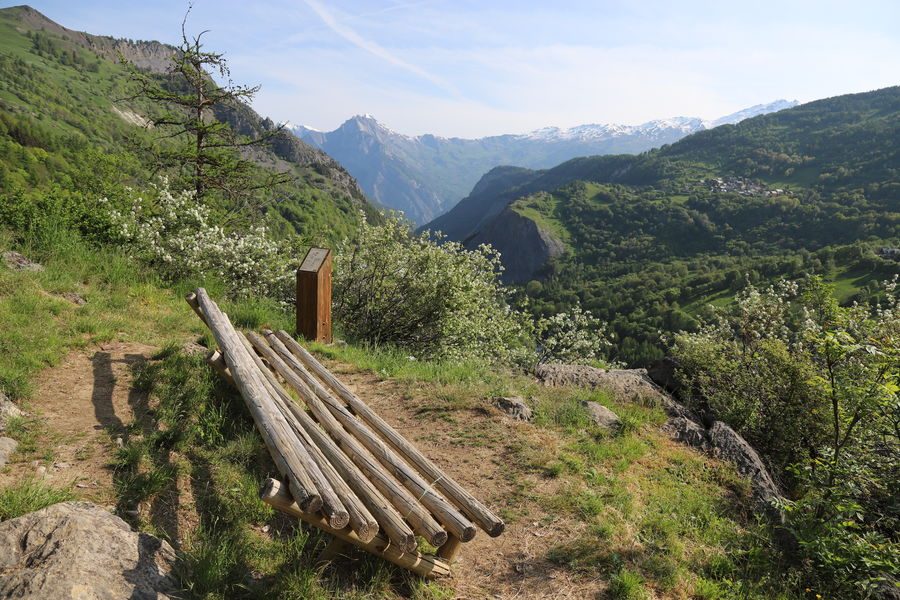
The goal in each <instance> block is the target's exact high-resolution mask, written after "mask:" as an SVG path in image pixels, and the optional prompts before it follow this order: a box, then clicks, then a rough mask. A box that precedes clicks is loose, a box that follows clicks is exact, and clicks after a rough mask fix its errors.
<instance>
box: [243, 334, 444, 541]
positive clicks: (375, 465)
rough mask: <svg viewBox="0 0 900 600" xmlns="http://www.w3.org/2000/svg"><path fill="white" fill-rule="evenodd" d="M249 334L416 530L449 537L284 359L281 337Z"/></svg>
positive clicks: (437, 537)
mask: <svg viewBox="0 0 900 600" xmlns="http://www.w3.org/2000/svg"><path fill="white" fill-rule="evenodd" d="M247 337H248V339H249V340H250V342H251V343H252V344H253V346H254V347H255V348H256V349H257V350H259V352H260V353H261V354H262V355H263V356H264V357H265V358H266V360H267V361H268V363H269V365H271V366H272V368H274V369H275V370H276V371H277V372H278V374H279V375H281V376H282V377H283V378H284V379H285V381H287V382H288V384H289V385H290V386H291V387H293V388H294V389H295V390H296V391H297V393H298V394H299V395H300V397H301V399H302V400H303V401H304V402H305V403H306V405H307V406H309V408H310V410H311V411H312V413H313V415H315V417H316V419H317V420H318V421H319V423H320V424H321V425H322V427H323V428H324V429H325V430H326V431H327V432H328V433H329V434H330V435H331V437H332V438H333V439H334V441H336V442H337V443H338V445H339V446H340V448H341V449H342V450H343V451H344V453H345V454H346V455H347V456H349V457H350V459H351V460H352V461H353V462H354V463H355V464H356V466H357V467H359V469H360V470H361V471H362V472H363V473H364V474H365V475H366V476H367V477H368V478H369V480H371V481H372V483H374V484H375V487H376V488H378V491H380V492H381V493H382V494H383V495H384V496H385V497H386V498H387V499H388V500H390V501H391V503H392V504H393V506H394V507H395V508H396V509H397V511H398V512H399V513H400V514H401V515H403V517H404V518H405V519H406V520H407V521H408V522H409V523H410V525H412V526H413V529H414V530H415V531H416V533H418V534H420V535H421V536H422V537H424V538H425V539H426V540H428V543H430V544H431V545H433V546H440V545H441V544H443V543H444V542H445V541H447V532H446V531H444V529H443V528H442V527H441V526H440V524H438V523H437V521H435V520H434V518H433V517H432V516H431V514H430V513H429V512H428V511H427V510H426V509H425V508H424V507H423V506H422V505H421V504H420V503H419V502H418V501H417V499H416V498H415V497H414V496H413V495H412V494H411V493H410V492H409V491H407V489H406V488H405V487H403V485H401V484H400V483H399V482H398V481H397V480H396V479H394V478H393V477H392V476H391V475H390V474H389V473H388V472H387V471H386V470H385V469H384V467H383V466H382V465H381V463H380V462H379V461H378V459H376V458H375V457H374V456H373V455H372V453H371V452H369V451H368V450H366V448H365V447H364V446H363V445H362V444H361V443H360V442H359V441H358V440H357V439H356V438H354V437H353V436H352V435H351V434H350V433H348V432H347V431H346V430H345V429H344V428H343V427H342V426H341V424H340V423H339V422H338V421H337V420H336V419H335V418H334V416H332V414H331V412H330V411H329V410H328V408H327V407H326V406H325V404H324V403H323V402H322V401H321V400H319V398H317V396H316V393H315V392H313V391H312V390H310V387H309V383H313V384H315V385H318V383H317V382H315V380H311V381H304V380H303V379H301V378H300V377H298V375H299V374H298V373H297V372H296V371H295V369H293V368H292V367H291V366H288V365H287V364H286V363H285V362H284V360H283V359H284V358H292V357H291V354H290V352H288V351H287V349H286V348H284V346H283V344H281V343H280V342H279V341H278V339H276V338H274V337H271V338H268V341H269V342H272V343H273V347H270V346H269V344H268V343H267V340H266V339H263V338H261V337H260V336H258V335H256V334H255V333H248V335H247ZM279 346H280V348H279ZM279 350H280V352H279ZM320 387H321V386H320Z"/></svg>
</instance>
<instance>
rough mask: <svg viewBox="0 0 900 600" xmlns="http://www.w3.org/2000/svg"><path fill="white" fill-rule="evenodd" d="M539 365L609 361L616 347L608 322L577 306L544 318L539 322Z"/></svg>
mask: <svg viewBox="0 0 900 600" xmlns="http://www.w3.org/2000/svg"><path fill="white" fill-rule="evenodd" d="M536 329H537V334H538V339H539V346H538V355H537V359H538V364H541V363H545V362H564V363H572V364H578V363H596V362H604V363H605V362H606V357H607V354H608V352H609V350H610V348H612V342H611V341H610V340H609V332H608V331H607V326H606V323H604V322H603V321H602V320H600V319H598V318H596V317H594V316H593V315H592V314H591V313H590V311H587V310H582V309H581V307H580V306H575V307H574V308H573V309H572V311H571V312H562V313H557V314H555V315H552V316H550V317H542V318H541V319H539V320H538V322H537V327H536Z"/></svg>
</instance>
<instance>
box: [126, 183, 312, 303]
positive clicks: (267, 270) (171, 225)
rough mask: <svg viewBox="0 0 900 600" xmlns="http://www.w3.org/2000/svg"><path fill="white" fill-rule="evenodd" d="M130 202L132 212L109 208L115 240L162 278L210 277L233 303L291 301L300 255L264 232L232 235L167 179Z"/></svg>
mask: <svg viewBox="0 0 900 600" xmlns="http://www.w3.org/2000/svg"><path fill="white" fill-rule="evenodd" d="M131 200H132V201H131V210H130V211H125V212H123V211H119V210H116V209H114V208H110V211H109V212H110V218H111V221H112V223H113V226H112V230H113V235H114V237H117V238H118V240H117V241H119V242H120V243H122V244H124V245H125V246H126V247H127V248H129V250H130V251H131V253H132V254H133V255H135V256H137V257H139V258H141V259H143V260H145V261H147V262H148V263H149V264H150V265H151V266H153V267H154V268H155V269H156V270H157V271H158V272H159V273H160V274H161V275H162V276H163V277H166V278H168V279H172V280H174V279H182V278H188V277H197V276H209V275H212V276H216V277H219V278H220V279H221V280H222V281H224V282H225V284H226V285H227V286H228V287H229V290H230V292H231V295H232V296H234V297H249V296H263V297H272V298H276V299H278V300H281V301H283V302H288V301H291V299H292V298H293V287H292V286H293V281H294V278H293V268H292V264H291V261H290V260H289V257H291V256H295V255H296V254H295V253H294V252H292V250H291V249H289V248H287V247H286V243H284V242H278V241H275V240H273V239H272V238H271V237H270V236H269V235H268V232H267V230H266V228H265V227H256V228H254V229H251V230H249V231H228V230H226V229H225V228H223V227H222V226H220V225H217V224H216V223H215V220H214V217H213V214H212V211H211V210H210V208H209V207H208V206H206V205H205V204H203V203H200V202H198V201H197V200H196V198H195V194H194V192H193V191H187V190H184V191H181V192H173V191H172V190H170V189H169V186H168V181H167V180H165V179H163V180H162V182H161V185H159V186H154V188H153V193H152V194H148V195H137V194H135V195H134V196H133V197H132V199H131Z"/></svg>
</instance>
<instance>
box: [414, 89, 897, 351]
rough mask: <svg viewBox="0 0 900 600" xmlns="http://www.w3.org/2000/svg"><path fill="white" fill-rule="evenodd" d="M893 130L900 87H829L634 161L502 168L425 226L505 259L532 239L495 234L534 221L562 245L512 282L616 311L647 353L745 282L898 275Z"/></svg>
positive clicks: (550, 304)
mask: <svg viewBox="0 0 900 600" xmlns="http://www.w3.org/2000/svg"><path fill="white" fill-rule="evenodd" d="M898 139H900V88H896V87H895V88H887V89H883V90H879V91H875V92H869V93H865V94H854V95H849V96H841V97H837V98H830V99H826V100H820V101H817V102H811V103H809V104H806V105H803V106H800V107H796V108H792V109H789V110H785V111H781V112H778V113H774V114H770V115H765V116H760V117H756V118H753V119H749V120H747V121H744V122H742V123H740V124H738V125H725V126H722V127H718V128H716V129H713V130H710V131H704V132H701V133H697V134H694V135H692V136H689V137H687V138H685V139H684V140H682V141H680V142H678V143H676V144H673V145H671V146H666V147H663V148H661V149H659V150H656V151H652V152H648V153H645V154H642V155H640V156H636V157H630V156H598V157H588V158H580V159H574V160H571V161H568V162H566V163H563V164H561V165H559V166H558V167H555V168H553V169H549V170H546V171H527V170H516V171H512V170H509V169H503V170H499V169H498V170H495V171H492V172H491V173H488V174H487V175H486V176H485V177H484V179H483V180H482V183H479V185H478V186H476V188H475V189H474V190H473V192H472V194H471V195H470V196H469V198H467V199H466V200H464V201H463V202H461V203H460V204H459V205H458V206H457V207H456V208H455V209H454V210H453V211H451V212H450V213H448V214H447V215H445V216H444V217H442V218H440V219H437V220H436V221H434V222H433V223H432V224H430V225H429V227H431V228H433V229H438V230H442V231H444V232H446V233H447V234H448V235H449V236H450V238H451V239H456V240H465V241H467V242H468V243H469V244H470V245H473V244H476V243H484V242H490V243H494V245H495V246H497V248H498V249H499V250H500V252H501V254H506V255H508V256H510V255H514V254H518V253H520V252H522V251H523V246H522V245H523V244H526V245H527V244H529V243H535V240H534V239H532V240H523V239H516V240H506V239H503V238H502V237H500V238H497V239H494V238H492V237H491V235H485V232H486V231H489V230H490V231H495V232H496V231H500V232H502V231H504V230H505V227H504V226H503V223H504V222H505V221H507V220H509V221H510V222H512V220H517V219H518V218H519V217H522V216H524V217H526V218H528V219H531V220H533V221H534V222H535V223H536V224H537V226H538V228H539V229H541V230H542V231H544V232H546V233H547V235H550V236H551V237H553V238H554V239H557V240H559V241H560V242H561V243H563V244H564V245H565V248H566V251H565V252H563V253H562V254H561V255H559V256H552V255H551V254H549V253H548V254H547V255H546V256H545V257H544V260H543V261H539V262H538V263H536V264H535V266H534V268H532V269H530V270H524V271H523V270H521V269H514V270H513V271H512V272H511V273H508V280H510V281H511V282H513V283H519V284H522V285H524V286H525V291H526V292H527V295H528V296H529V297H530V300H531V304H532V307H533V309H534V310H535V311H536V312H538V313H552V312H554V311H556V310H561V309H565V308H566V307H567V306H570V305H572V304H574V303H576V302H580V303H582V304H583V305H584V306H585V307H587V308H589V309H591V310H593V311H594V312H596V313H597V314H599V315H600V316H601V317H602V318H604V319H607V320H609V322H610V323H612V324H613V326H614V329H615V330H616V332H617V334H618V336H619V349H620V357H621V358H622V359H624V360H626V361H628V362H629V363H633V364H639V363H643V362H646V361H648V360H650V359H652V358H654V357H656V356H659V355H660V350H659V349H658V341H659V338H660V334H661V333H665V332H674V331H678V330H680V329H689V330H690V329H692V328H694V327H695V326H696V320H695V318H696V317H697V316H698V313H700V312H701V311H702V310H703V309H704V307H705V306H706V305H707V303H709V302H713V303H716V302H720V303H721V302H727V301H728V299H729V298H730V297H731V296H733V294H734V291H736V290H738V289H740V288H741V287H743V286H744V285H745V284H746V282H747V281H750V282H760V281H764V280H770V279H774V278H777V277H780V276H788V277H795V276H800V275H801V274H821V275H823V276H824V277H825V278H826V279H827V280H829V281H833V282H835V283H836V284H837V289H838V292H839V294H840V296H841V299H842V300H843V301H849V300H851V299H854V298H855V299H863V300H864V299H865V298H866V297H867V294H868V292H869V286H870V284H871V283H873V282H875V281H877V280H881V279H885V278H887V277H888V276H890V275H891V274H893V273H896V272H898V271H900V263H898V262H897V261H896V259H895V258H893V257H892V256H891V250H890V248H893V247H896V246H897V245H898V235H900V154H898V152H900V147H898V142H897V140H898ZM524 251H527V248H526V249H525V250H524ZM525 284H527V285H525Z"/></svg>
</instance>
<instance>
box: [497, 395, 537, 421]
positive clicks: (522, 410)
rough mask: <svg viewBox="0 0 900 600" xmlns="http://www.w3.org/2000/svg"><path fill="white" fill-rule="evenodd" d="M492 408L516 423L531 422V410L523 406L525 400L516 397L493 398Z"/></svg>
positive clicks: (525, 405)
mask: <svg viewBox="0 0 900 600" xmlns="http://www.w3.org/2000/svg"><path fill="white" fill-rule="evenodd" d="M494 406H496V407H497V408H499V409H500V410H501V411H502V412H503V413H504V414H506V415H507V416H509V417H512V418H513V419H515V420H516V421H530V420H531V417H532V414H531V408H529V406H528V405H527V404H525V400H523V399H522V398H520V397H518V396H513V397H511V398H503V397H498V398H494Z"/></svg>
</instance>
